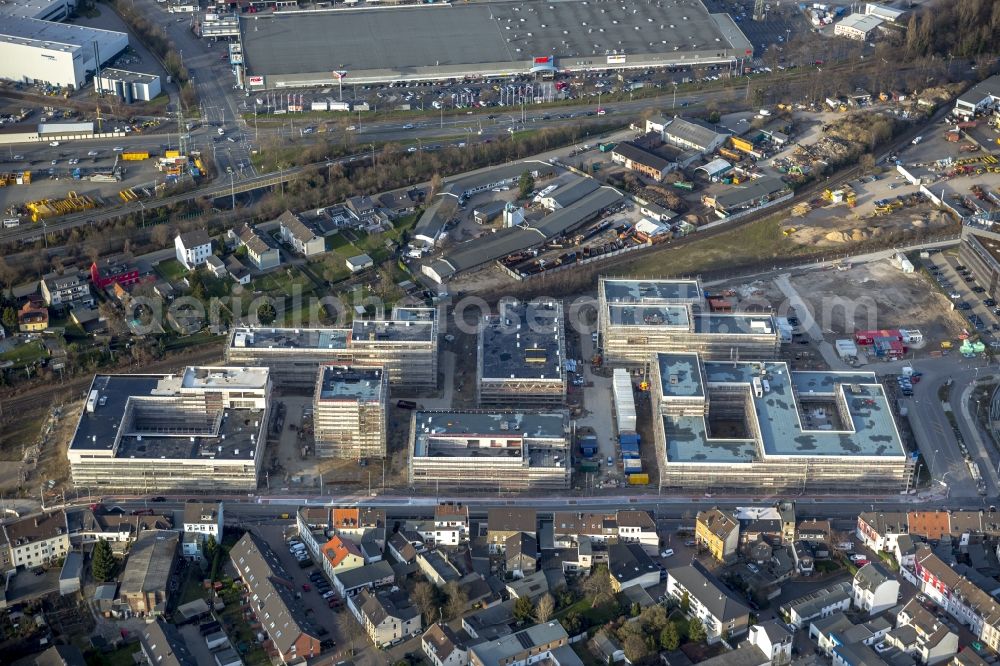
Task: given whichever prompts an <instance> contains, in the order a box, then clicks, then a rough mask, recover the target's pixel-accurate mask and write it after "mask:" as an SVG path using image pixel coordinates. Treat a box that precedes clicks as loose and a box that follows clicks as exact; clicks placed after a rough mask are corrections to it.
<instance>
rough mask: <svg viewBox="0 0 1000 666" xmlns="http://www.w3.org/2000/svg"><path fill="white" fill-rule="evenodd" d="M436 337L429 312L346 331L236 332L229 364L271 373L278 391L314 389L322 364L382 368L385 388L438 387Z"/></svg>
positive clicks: (410, 311) (414, 311)
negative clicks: (248, 366)
mask: <svg viewBox="0 0 1000 666" xmlns="http://www.w3.org/2000/svg"><path fill="white" fill-rule="evenodd" d="M437 358H438V331H437V318H436V312H435V311H434V310H433V309H432V308H406V309H396V310H395V311H393V315H392V318H391V319H387V320H378V321H355V322H354V323H353V324H352V325H351V327H350V328H267V327H260V328H248V327H237V328H234V329H233V331H232V334H231V335H230V336H229V344H228V345H227V346H226V359H227V362H228V363H232V364H241V365H260V366H265V367H268V368H270V369H271V373H272V377H273V379H274V383H275V384H277V385H278V386H285V387H300V388H312V387H313V386H315V384H316V371H317V369H318V368H319V366H320V365H322V364H329V363H332V364H337V365H380V366H384V367H385V371H386V374H388V376H389V383H390V384H392V385H393V386H405V387H409V388H428V387H430V388H433V387H435V386H437Z"/></svg>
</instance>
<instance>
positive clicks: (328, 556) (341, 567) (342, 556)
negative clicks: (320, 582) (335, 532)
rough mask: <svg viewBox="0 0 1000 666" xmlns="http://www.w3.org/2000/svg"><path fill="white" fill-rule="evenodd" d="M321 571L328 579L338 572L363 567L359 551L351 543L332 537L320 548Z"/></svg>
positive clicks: (363, 560)
mask: <svg viewBox="0 0 1000 666" xmlns="http://www.w3.org/2000/svg"><path fill="white" fill-rule="evenodd" d="M320 556H321V558H322V564H323V571H325V572H326V575H328V576H329V577H330V578H333V576H334V575H335V574H336V573H337V572H340V571H350V570H351V569H357V568H358V567H363V566H364V565H365V558H364V556H363V555H362V554H361V549H360V548H358V546H357V545H356V544H355V543H354V542H353V541H349V540H347V539H343V538H341V537H339V536H333V537H331V538H330V540H329V541H327V542H326V543H325V544H324V545H323V547H322V548H320Z"/></svg>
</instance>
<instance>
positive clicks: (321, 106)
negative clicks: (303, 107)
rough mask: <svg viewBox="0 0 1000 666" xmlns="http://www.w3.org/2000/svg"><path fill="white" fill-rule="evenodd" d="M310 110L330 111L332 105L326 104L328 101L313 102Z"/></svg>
mask: <svg viewBox="0 0 1000 666" xmlns="http://www.w3.org/2000/svg"><path fill="white" fill-rule="evenodd" d="M310 108H311V109H312V110H313V111H328V110H329V109H330V105H329V104H327V103H326V100H323V101H322V102H313V103H312V106H311V107H310Z"/></svg>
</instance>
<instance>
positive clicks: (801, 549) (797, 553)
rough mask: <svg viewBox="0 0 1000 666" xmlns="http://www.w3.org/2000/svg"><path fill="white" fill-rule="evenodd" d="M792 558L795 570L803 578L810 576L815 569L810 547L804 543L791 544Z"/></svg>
mask: <svg viewBox="0 0 1000 666" xmlns="http://www.w3.org/2000/svg"><path fill="white" fill-rule="evenodd" d="M792 557H793V558H794V560H795V569H796V571H798V572H799V574H801V575H803V576H811V575H812V572H813V570H814V569H815V559H814V558H813V551H812V546H810V545H809V544H808V543H807V542H805V541H796V542H795V543H793V544H792Z"/></svg>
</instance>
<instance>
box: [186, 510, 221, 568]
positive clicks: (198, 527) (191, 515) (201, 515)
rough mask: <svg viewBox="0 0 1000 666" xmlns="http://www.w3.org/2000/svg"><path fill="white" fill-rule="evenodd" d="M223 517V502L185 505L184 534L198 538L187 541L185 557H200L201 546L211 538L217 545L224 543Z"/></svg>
mask: <svg viewBox="0 0 1000 666" xmlns="http://www.w3.org/2000/svg"><path fill="white" fill-rule="evenodd" d="M222 515H223V509H222V502H188V503H186V504H185V505H184V533H185V534H194V535H195V536H196V537H197V539H195V540H192V541H187V540H185V542H184V546H183V554H184V557H189V558H197V557H200V556H201V544H202V542H204V541H206V540H207V539H208V537H210V536H211V537H212V538H213V539H215V542H216V543H222V524H223V522H224V521H223V517H222Z"/></svg>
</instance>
